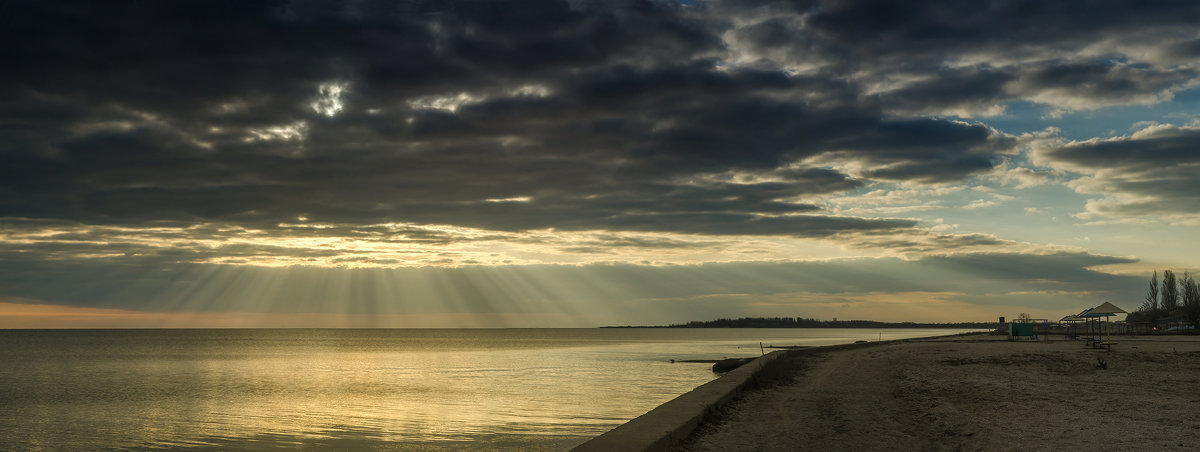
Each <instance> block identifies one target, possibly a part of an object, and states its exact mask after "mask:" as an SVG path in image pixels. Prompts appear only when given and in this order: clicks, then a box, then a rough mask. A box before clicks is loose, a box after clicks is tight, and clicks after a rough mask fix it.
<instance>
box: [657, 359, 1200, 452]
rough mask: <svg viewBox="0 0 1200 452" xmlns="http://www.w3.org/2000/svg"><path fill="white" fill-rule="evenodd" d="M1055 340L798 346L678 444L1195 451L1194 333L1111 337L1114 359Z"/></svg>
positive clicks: (1198, 431) (1198, 430)
mask: <svg viewBox="0 0 1200 452" xmlns="http://www.w3.org/2000/svg"><path fill="white" fill-rule="evenodd" d="M1054 339H1055V340H1053V341H1051V342H1031V341H1021V342H1010V341H1007V340H1005V338H1004V337H1003V336H970V337H965V338H964V337H956V338H955V337H951V338H940V339H925V340H912V341H907V342H901V343H890V344H880V345H877V346H870V347H861V348H853V349H848V350H835V351H823V350H820V349H814V350H801V351H795V352H792V355H791V356H789V358H788V360H789V362H788V365H789V366H790V367H791V368H792V371H791V374H792V375H793V378H789V379H785V381H783V382H781V383H779V384H777V385H775V386H772V387H767V388H762V389H759V390H755V391H751V392H748V393H746V394H744V395H743V396H742V397H741V398H740V399H739V400H737V401H735V402H733V403H731V404H728V405H726V406H725V407H723V408H722V409H721V411H720V412H719V413H718V415H717V417H716V418H715V419H713V421H711V422H708V423H706V424H704V425H702V426H701V427H700V428H699V429H697V430H696V432H695V433H693V435H692V436H691V438H689V439H688V440H687V441H686V442H685V443H684V444H682V445H681V447H680V449H681V450H687V451H728V450H739V451H752V450H759V451H784V450H805V449H807V450H854V451H870V450H956V451H957V450H972V451H974V450H984V451H992V450H1085V449H1090V450H1198V449H1200V414H1197V413H1200V336H1189V337H1114V338H1113V340H1114V341H1117V342H1119V344H1117V345H1115V346H1114V347H1113V350H1112V351H1111V352H1110V351H1104V350H1095V349H1091V348H1088V347H1085V346H1084V344H1083V342H1082V341H1071V340H1067V339H1064V338H1063V337H1061V336H1056V337H1054ZM1101 361H1103V363H1105V364H1107V368H1102V366H1101V364H1102V363H1101Z"/></svg>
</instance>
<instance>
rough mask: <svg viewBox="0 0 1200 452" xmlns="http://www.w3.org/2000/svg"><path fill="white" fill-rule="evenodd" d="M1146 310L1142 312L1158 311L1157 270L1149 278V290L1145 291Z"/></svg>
mask: <svg viewBox="0 0 1200 452" xmlns="http://www.w3.org/2000/svg"><path fill="white" fill-rule="evenodd" d="M1142 306H1145V307H1146V309H1144V311H1148V312H1151V313H1153V312H1157V311H1158V270H1155V271H1154V275H1152V276H1150V288H1148V289H1146V304H1144V305H1142Z"/></svg>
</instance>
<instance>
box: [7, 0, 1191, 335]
mask: <svg viewBox="0 0 1200 452" xmlns="http://www.w3.org/2000/svg"><path fill="white" fill-rule="evenodd" d="M1197 23H1200V3H1197V2H1194V1H1190V0H1189V1H1159V2H1140V1H1113V0H1109V1H1077V2H1047V1H1044V0H1030V1H1023V0H1022V1H932V0H931V1H921V2H891V1H855V0H847V1H816V0H814V1H752V0H742V1H703V0H695V1H669V0H657V1H625V0H613V1H590V0H570V1H543V0H527V1H526V0H522V1H486V0H463V1H451V0H446V1H435V0H428V1H407V2H404V1H390V0H388V1H384V0H380V1H373V0H361V1H345V2H331V1H313V0H308V1H290V2H289V1H276V2H246V1H225V2H221V1H203V2H192V1H170V2H63V1H50V0H36V1H21V0H17V1H7V2H3V4H0V61H3V62H4V63H3V65H4V67H5V69H4V70H2V71H0V327H3V328H34V327H37V328H43V327H45V328H60V327H264V326H269V327H591V326H600V325H652V324H666V323H682V322H687V321H691V320H709V319H714V318H718V317H742V316H783V317H813V318H818V319H833V318H839V319H843V320H844V319H871V320H881V321H918V322H957V321H980V322H986V321H994V320H996V319H997V317H999V316H1007V317H1015V316H1016V315H1017V314H1018V313H1029V314H1031V315H1032V316H1033V317H1035V318H1049V319H1058V318H1061V317H1062V316H1064V315H1067V314H1071V313H1076V312H1079V311H1081V310H1083V309H1084V308H1087V307H1091V306H1095V305H1098V304H1100V303H1102V302H1105V301H1109V302H1112V303H1114V304H1116V305H1117V306H1120V307H1123V308H1125V309H1127V310H1133V309H1134V308H1136V307H1137V306H1138V305H1139V304H1141V302H1142V297H1143V294H1144V293H1145V289H1146V284H1147V281H1148V280H1149V277H1150V275H1151V272H1153V271H1158V272H1159V273H1161V272H1162V270H1165V269H1172V270H1174V271H1176V272H1177V273H1182V272H1185V271H1189V272H1190V271H1194V270H1195V269H1196V268H1197V267H1196V264H1195V261H1194V256H1195V250H1196V248H1197V246H1198V245H1200V240H1198V239H1197V234H1196V232H1197V226H1198V225H1200V196H1196V194H1197V193H1198V192H1200V176H1198V174H1200V173H1198V172H1197V170H1198V169H1200V147H1198V146H1200V89H1198V85H1200V72H1198V71H1200V29H1198V28H1197V27H1196V24H1197Z"/></svg>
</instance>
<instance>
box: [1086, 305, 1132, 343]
mask: <svg viewBox="0 0 1200 452" xmlns="http://www.w3.org/2000/svg"><path fill="white" fill-rule="evenodd" d="M1125 313H1127V311H1125V310H1124V309H1121V308H1118V307H1116V306H1115V305H1113V304H1112V303H1109V302H1107V301H1106V302H1104V304H1101V305H1100V306H1096V307H1094V308H1091V309H1088V310H1085V311H1083V312H1081V313H1079V315H1078V317H1081V318H1085V319H1088V320H1092V319H1094V320H1095V321H1096V330H1095V333H1093V334H1092V337H1091V338H1090V339H1088V345H1091V346H1093V347H1101V348H1103V347H1104V346H1108V349H1109V350H1112V344H1113V343H1112V342H1111V341H1109V334H1108V318H1109V317H1112V316H1115V315H1117V314H1125ZM1101 319H1103V321H1104V331H1103V332H1101V330H1100V322H1101ZM1088 330H1091V327H1090V326H1089V328H1088ZM1101 335H1103V337H1101Z"/></svg>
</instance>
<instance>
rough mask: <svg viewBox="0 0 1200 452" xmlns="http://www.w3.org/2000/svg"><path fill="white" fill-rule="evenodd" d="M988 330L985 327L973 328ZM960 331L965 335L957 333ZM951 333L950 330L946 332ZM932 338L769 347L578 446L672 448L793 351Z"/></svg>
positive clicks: (782, 366)
mask: <svg viewBox="0 0 1200 452" xmlns="http://www.w3.org/2000/svg"><path fill="white" fill-rule="evenodd" d="M971 334H983V333H967V334H964V335H971ZM955 336H960V335H955ZM943 337H950V336H943ZM921 339H931V338H909V339H894V340H887V341H882V342H868V343H858V344H841V345H829V346H822V347H812V348H803V349H794V350H778V351H774V352H771V353H768V354H766V355H764V356H762V357H760V358H758V359H755V360H754V361H751V362H749V363H747V364H745V365H743V366H741V367H739V368H737V369H734V370H732V371H730V372H729V373H727V374H725V375H724V376H722V377H721V378H718V379H716V380H713V381H710V382H708V383H705V384H703V385H701V386H700V387H698V388H696V389H693V390H691V391H689V392H688V393H686V394H683V395H681V396H679V397H676V398H674V399H672V400H670V401H668V402H666V403H664V404H662V405H659V406H658V407H657V408H655V409H653V410H650V412H648V413H646V414H643V415H641V416H638V417H637V418H635V419H633V420H631V421H629V422H626V423H624V424H622V425H620V426H618V427H617V428H614V429H612V430H609V431H608V432H606V433H604V434H603V435H600V436H597V437H595V438H592V439H591V440H588V442H586V443H583V444H580V445H579V446H578V447H575V448H574V449H571V450H572V452H610V451H623V452H624V451H628V452H635V451H666V450H673V447H675V446H676V445H678V444H679V443H680V442H682V441H683V440H685V439H687V438H688V436H690V435H691V434H692V431H694V430H695V429H696V427H698V426H700V424H701V423H703V422H704V421H705V419H706V418H708V417H709V416H711V415H712V414H714V413H716V412H717V410H718V409H719V408H720V407H721V405H722V404H725V403H729V402H730V401H732V400H734V399H736V398H737V397H738V396H739V395H740V394H741V393H742V392H743V391H745V390H748V389H752V388H754V387H756V386H758V385H760V384H763V383H765V382H769V381H773V380H777V379H778V378H780V377H781V375H782V374H785V373H787V372H788V371H789V370H790V367H789V366H787V365H786V364H787V362H788V361H790V360H789V359H787V358H789V357H795V356H805V355H812V354H818V353H823V352H828V351H833V350H845V349H849V348H858V347H871V346H876V345H882V344H889V343H897V342H908V341H913V340H921Z"/></svg>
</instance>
